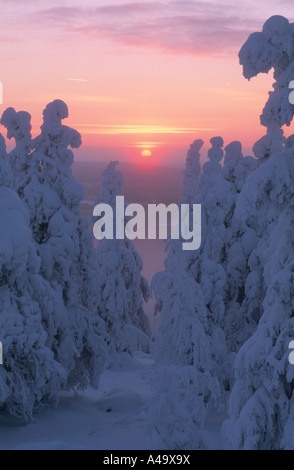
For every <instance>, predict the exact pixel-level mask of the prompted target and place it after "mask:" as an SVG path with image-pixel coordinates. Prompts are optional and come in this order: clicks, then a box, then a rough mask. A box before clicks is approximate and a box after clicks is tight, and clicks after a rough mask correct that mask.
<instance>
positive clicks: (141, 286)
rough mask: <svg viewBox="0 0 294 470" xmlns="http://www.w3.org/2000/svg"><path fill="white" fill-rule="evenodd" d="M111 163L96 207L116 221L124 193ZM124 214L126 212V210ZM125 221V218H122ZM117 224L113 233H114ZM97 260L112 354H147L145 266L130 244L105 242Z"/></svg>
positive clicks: (106, 240)
mask: <svg viewBox="0 0 294 470" xmlns="http://www.w3.org/2000/svg"><path fill="white" fill-rule="evenodd" d="M117 164H118V162H110V163H109V165H108V166H107V168H106V169H105V170H104V171H103V179H102V185H101V189H100V193H99V195H98V198H97V200H96V203H95V204H99V203H101V202H103V203H105V204H108V205H109V206H111V208H112V210H113V217H114V221H115V220H116V207H115V204H116V196H121V195H122V191H123V177H122V175H121V172H120V171H119V170H117V169H116V166H117ZM123 210H124V208H123ZM121 217H122V218H124V214H122V215H121ZM115 227H116V225H115V223H114V233H115ZM96 257H97V261H98V266H99V268H100V277H99V283H98V290H99V293H100V296H101V315H102V317H103V318H104V320H105V323H106V327H107V331H108V343H109V345H110V348H111V350H112V352H113V353H114V352H119V351H128V352H132V351H134V350H144V351H148V350H149V347H150V334H151V332H150V326H149V320H148V317H147V316H146V315H145V313H144V310H143V303H144V301H147V300H148V297H149V286H148V283H147V281H146V279H145V278H144V277H143V276H142V273H141V271H142V269H143V262H142V259H141V257H140V255H139V253H138V252H137V251H136V250H135V247H134V245H133V243H132V241H131V240H129V239H127V238H126V237H125V238H123V239H116V238H114V239H106V238H104V239H102V240H100V241H99V242H98V246H97V249H96Z"/></svg>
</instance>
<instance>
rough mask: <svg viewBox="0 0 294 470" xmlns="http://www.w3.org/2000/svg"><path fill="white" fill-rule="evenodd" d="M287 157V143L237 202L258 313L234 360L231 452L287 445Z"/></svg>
mask: <svg viewBox="0 0 294 470" xmlns="http://www.w3.org/2000/svg"><path fill="white" fill-rule="evenodd" d="M293 156H294V155H293V148H291V147H290V148H289V149H288V150H286V151H284V152H283V153H281V154H278V155H275V156H272V157H271V159H270V160H269V161H268V162H267V163H266V164H265V165H263V166H262V167H261V168H260V169H259V170H257V171H256V172H254V173H253V174H252V175H251V176H250V177H249V178H248V180H247V182H246V184H245V186H244V188H243V190H242V192H241V194H240V198H239V201H238V206H237V213H238V215H239V217H240V218H242V219H243V220H244V221H245V222H246V224H247V225H248V226H249V227H250V228H252V229H253V230H254V231H255V233H256V234H257V235H258V237H259V241H258V245H257V247H256V249H255V250H253V253H252V255H251V256H252V257H253V259H254V260H253V261H251V263H253V266H251V273H250V275H249V277H248V280H249V278H250V277H251V279H250V285H251V289H252V290H253V295H252V296H251V298H252V299H254V297H255V302H256V306H257V307H258V308H259V309H260V310H261V313H262V316H261V319H260V322H259V324H258V327H257V329H256V330H255V332H254V333H253V335H252V336H251V337H250V338H249V339H248V341H246V342H245V343H244V345H243V346H242V347H241V349H240V351H239V352H238V355H237V358H236V364H235V373H236V383H235V385H234V388H233V391H232V395H231V398H230V410H229V411H230V417H231V418H230V420H229V421H228V422H227V423H226V424H225V426H224V432H225V435H226V436H227V437H228V439H229V440H230V442H231V445H232V446H233V448H237V449H282V448H286V449H293V433H292V429H293V419H292V417H293V383H294V382H293V379H294V371H293V366H291V365H290V364H289V362H288V354H289V350H288V345H289V341H290V340H291V339H293V337H294V322H293V297H294V292H293V280H294V278H293V272H294V263H293V261H294V251H293V222H294V214H293V208H292V203H291V200H292V199H293V188H294V184H293V174H294V168H293V161H294V160H293ZM257 258H258V259H257ZM247 288H248V281H247ZM248 294H249V292H248V293H247V296H248ZM259 315H260V313H259Z"/></svg>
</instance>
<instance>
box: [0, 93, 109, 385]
mask: <svg viewBox="0 0 294 470" xmlns="http://www.w3.org/2000/svg"><path fill="white" fill-rule="evenodd" d="M67 115H68V110H67V106H66V104H65V103H64V102H62V101H60V100H55V101H53V102H52V103H49V104H48V105H47V107H46V108H45V110H44V112H43V117H44V122H43V125H42V127H41V134H40V135H39V136H38V137H37V138H36V139H34V140H33V141H30V140H29V136H28V135H26V136H25V137H23V134H24V132H23V133H21V134H20V136H19V134H18V131H19V130H20V129H22V128H24V129H25V130H28V129H29V126H28V125H27V115H25V116H26V118H25V123H23V120H22V119H21V113H15V111H14V110H12V109H11V108H9V109H8V110H6V111H5V112H4V114H3V116H2V120H1V122H2V124H4V125H5V126H6V127H7V133H8V137H14V138H15V139H16V149H15V150H13V151H12V157H13V158H12V162H13V164H15V162H18V161H20V162H25V164H24V165H23V166H22V167H21V168H19V167H18V168H17V169H15V170H14V174H16V173H18V174H19V175H20V176H19V178H18V181H19V183H18V184H17V185H16V189H17V190H18V193H19V195H20V197H21V198H22V199H23V201H24V203H25V204H26V206H27V208H28V210H29V214H30V223H31V227H32V231H33V236H34V240H35V241H36V243H37V250H38V254H39V255H40V258H41V268H40V273H41V275H42V276H43V278H44V279H45V280H47V281H48V283H49V285H50V288H51V289H50V288H49V289H48V288H47V289H43V295H44V303H43V308H42V319H43V324H44V327H45V329H46V331H47V333H48V338H47V344H48V346H49V347H50V348H51V349H52V351H53V352H54V357H55V359H56V360H57V361H58V362H60V363H61V364H62V366H63V367H64V368H65V370H66V371H67V378H68V380H67V385H66V387H67V388H72V387H78V388H84V387H86V386H87V384H88V383H90V384H91V385H92V386H94V387H97V385H98V380H99V376H100V373H101V371H102V369H103V365H104V363H105V361H106V349H105V345H104V342H103V338H102V337H103V335H104V322H103V321H102V319H101V318H100V317H99V315H98V314H97V311H98V305H99V296H98V293H97V287H96V286H97V283H98V277H99V270H98V266H97V264H96V263H95V259H94V258H95V256H94V247H93V239H92V235H91V234H90V232H89V230H88V226H87V221H86V220H85V219H83V218H82V217H81V216H80V210H79V204H80V201H81V199H82V197H83V191H82V187H81V185H80V184H79V183H78V182H77V181H76V180H75V179H74V178H73V176H72V171H71V164H72V162H73V153H72V151H71V150H70V149H68V146H71V147H72V148H77V147H78V146H79V145H80V144H81V138H80V135H79V133H78V132H77V131H75V130H74V129H71V128H69V127H67V126H64V125H63V124H62V123H61V120H62V119H64V118H65V117H67ZM18 137H19V140H18ZM16 150H17V152H16ZM16 153H17V158H16V157H15V155H16Z"/></svg>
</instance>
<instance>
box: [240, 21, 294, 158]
mask: <svg viewBox="0 0 294 470" xmlns="http://www.w3.org/2000/svg"><path fill="white" fill-rule="evenodd" d="M239 59H240V64H241V65H242V66H243V75H244V77H245V78H248V80H250V79H251V78H252V77H255V76H256V75H258V74H259V73H268V72H269V71H270V70H271V69H272V68H273V70H274V79H275V83H274V84H273V88H274V90H273V91H270V92H269V98H268V101H267V103H266V105H265V107H264V109H263V111H262V114H261V116H260V122H261V124H262V125H263V126H265V127H266V128H267V133H266V135H265V136H263V137H262V138H261V139H260V140H259V141H258V142H256V144H255V145H254V147H253V151H254V153H255V156H256V157H257V158H259V159H260V161H261V162H262V163H263V162H264V161H266V160H267V159H268V158H269V156H270V155H273V154H275V153H278V152H280V151H282V150H283V148H284V145H285V137H284V135H283V130H282V129H281V128H282V126H284V125H286V126H289V125H290V123H291V121H292V119H293V112H294V111H293V105H291V104H290V102H289V93H290V91H289V83H290V82H291V81H292V80H293V77H294V28H293V23H289V21H288V20H287V19H286V18H284V17H283V16H278V15H276V16H272V17H271V18H269V19H268V20H267V21H266V22H265V23H264V25H263V28H262V32H258V33H253V34H250V36H249V38H248V39H247V41H246V42H245V44H244V45H243V46H242V48H241V50H240V52H239Z"/></svg>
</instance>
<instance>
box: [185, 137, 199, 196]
mask: <svg viewBox="0 0 294 470" xmlns="http://www.w3.org/2000/svg"><path fill="white" fill-rule="evenodd" d="M203 144H204V142H203V140H201V139H197V140H194V142H193V143H192V144H191V145H190V148H189V150H188V152H187V158H186V165H185V169H184V171H183V175H184V179H183V194H182V198H181V200H180V204H181V203H183V204H193V201H195V198H196V195H197V194H198V192H199V186H200V176H201V165H200V149H201V147H202V145H203Z"/></svg>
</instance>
